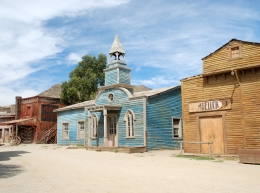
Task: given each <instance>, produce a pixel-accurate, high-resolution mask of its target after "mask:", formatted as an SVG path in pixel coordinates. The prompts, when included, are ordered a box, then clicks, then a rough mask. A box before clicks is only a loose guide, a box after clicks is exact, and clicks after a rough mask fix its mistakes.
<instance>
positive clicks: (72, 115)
mask: <svg viewBox="0 0 260 193" xmlns="http://www.w3.org/2000/svg"><path fill="white" fill-rule="evenodd" d="M84 120H85V116H84V108H81V109H72V110H68V111H61V112H58V123H57V144H59V145H84V139H78V122H79V121H84ZM63 123H69V139H62V124H63ZM85 125H86V124H85ZM85 128H86V127H85Z"/></svg>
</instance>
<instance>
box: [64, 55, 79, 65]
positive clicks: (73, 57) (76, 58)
mask: <svg viewBox="0 0 260 193" xmlns="http://www.w3.org/2000/svg"><path fill="white" fill-rule="evenodd" d="M67 60H68V62H69V64H77V63H78V62H79V61H81V55H80V54H77V53H70V54H69V55H68V57H67Z"/></svg>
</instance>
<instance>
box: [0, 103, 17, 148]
mask: <svg viewBox="0 0 260 193" xmlns="http://www.w3.org/2000/svg"><path fill="white" fill-rule="evenodd" d="M14 119H15V105H8V106H5V107H0V143H8V142H9V137H10V135H11V132H12V131H11V126H10V125H5V124H3V122H6V121H11V120H14Z"/></svg>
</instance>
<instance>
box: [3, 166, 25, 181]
mask: <svg viewBox="0 0 260 193" xmlns="http://www.w3.org/2000/svg"><path fill="white" fill-rule="evenodd" d="M23 171H24V170H23V169H22V167H21V166H19V165H8V164H0V179H1V178H10V177H13V176H16V175H18V174H20V173H22V172H23Z"/></svg>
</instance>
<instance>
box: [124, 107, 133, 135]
mask: <svg viewBox="0 0 260 193" xmlns="http://www.w3.org/2000/svg"><path fill="white" fill-rule="evenodd" d="M125 121H126V137H134V136H135V132H134V113H133V112H132V111H131V110H128V111H127V112H126V115H125Z"/></svg>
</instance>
